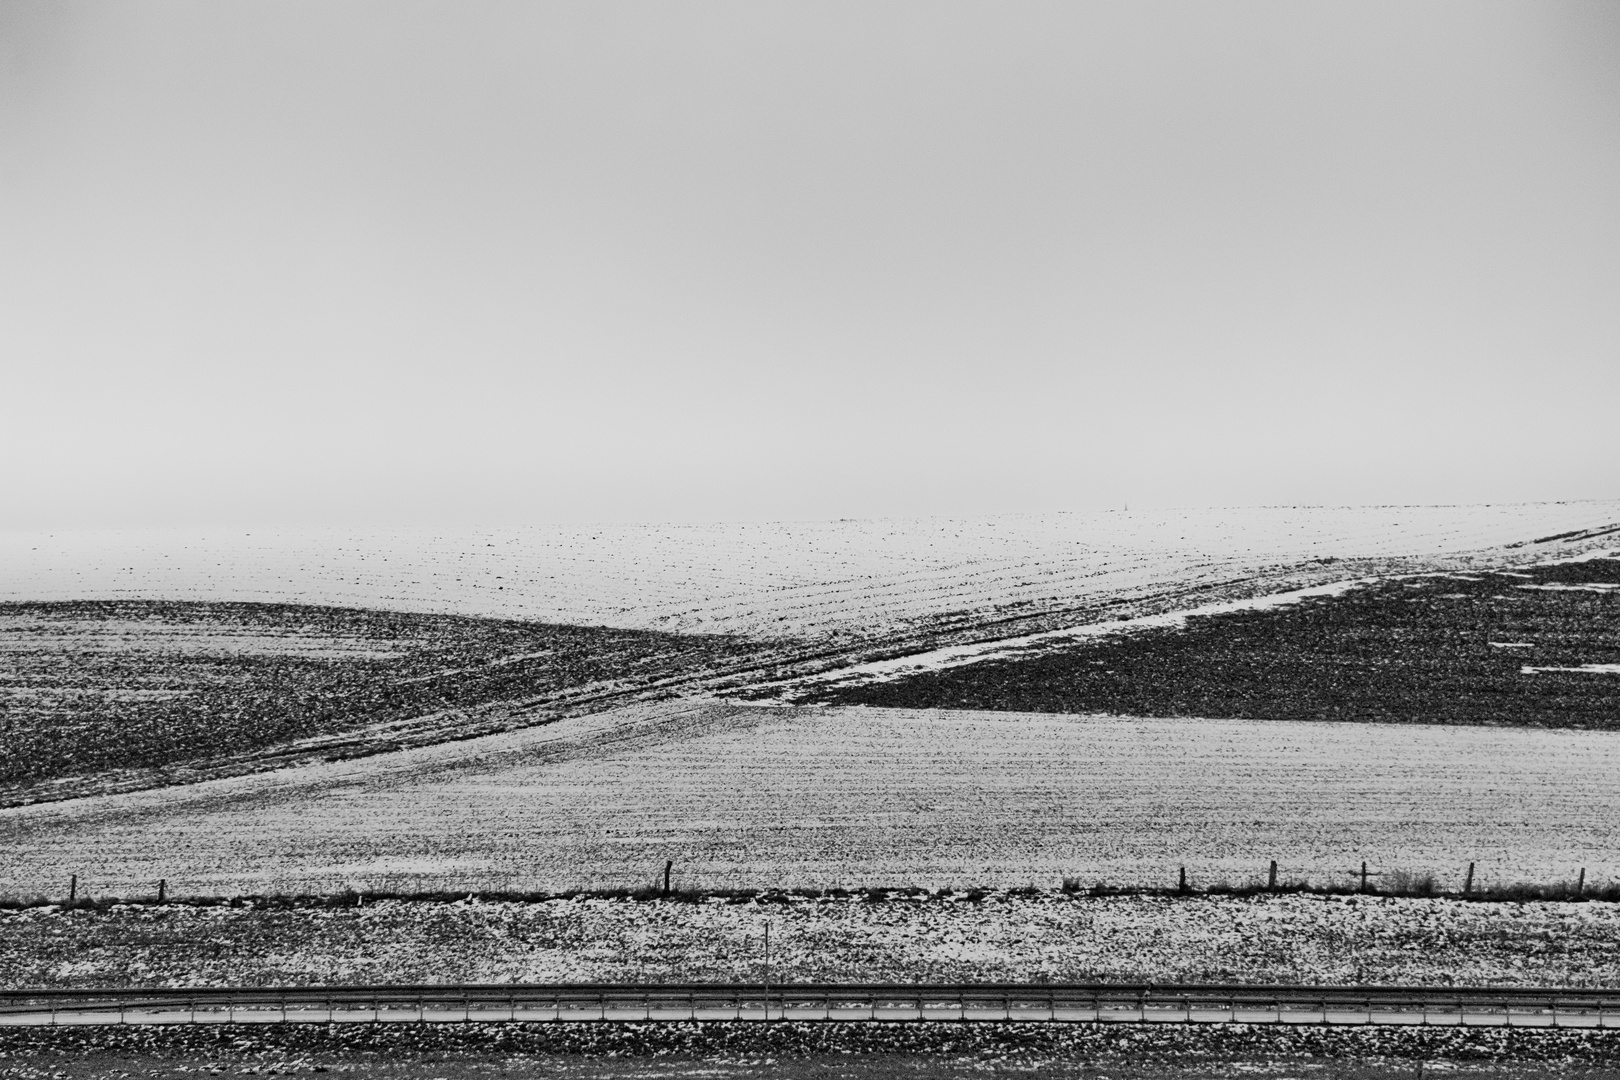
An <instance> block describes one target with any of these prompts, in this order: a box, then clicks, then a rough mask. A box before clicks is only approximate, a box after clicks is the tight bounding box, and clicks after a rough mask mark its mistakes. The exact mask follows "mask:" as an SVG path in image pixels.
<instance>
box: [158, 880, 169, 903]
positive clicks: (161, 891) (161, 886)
mask: <svg viewBox="0 0 1620 1080" xmlns="http://www.w3.org/2000/svg"><path fill="white" fill-rule="evenodd" d="M168 889H169V879H168V878H158V903H160V904H161V903H163V902H164V900H165V899H166V894H167V893H168Z"/></svg>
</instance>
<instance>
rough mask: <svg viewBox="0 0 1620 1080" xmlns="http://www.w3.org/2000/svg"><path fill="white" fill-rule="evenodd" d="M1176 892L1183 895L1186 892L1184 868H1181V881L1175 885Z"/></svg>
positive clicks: (1185, 871) (1185, 872) (1185, 869)
mask: <svg viewBox="0 0 1620 1080" xmlns="http://www.w3.org/2000/svg"><path fill="white" fill-rule="evenodd" d="M1176 891H1177V892H1179V893H1181V894H1183V895H1185V894H1186V892H1187V868H1186V867H1185V866H1183V867H1182V868H1181V881H1180V883H1179V884H1177V886H1176Z"/></svg>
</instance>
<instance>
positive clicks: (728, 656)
mask: <svg viewBox="0 0 1620 1080" xmlns="http://www.w3.org/2000/svg"><path fill="white" fill-rule="evenodd" d="M749 651H750V647H749V646H746V645H745V644H743V643H741V642H738V641H736V640H733V639H730V638H723V637H717V636H707V637H706V636H696V635H676V634H659V633H649V632H642V631H631V630H610V629H601V628H594V627H580V626H557V625H545V624H536V623H525V622H516V621H507V620H498V619H478V618H464V617H458V616H451V615H419V614H407V613H401V612H387V611H364V610H354V609H344V608H329V607H304V606H291V605H279V604H220V603H171V602H156V601H119V602H74V603H8V604H0V746H4V747H5V753H4V754H3V755H0V802H4V801H10V802H16V801H20V799H19V798H18V797H13V798H11V799H5V798H4V796H5V795H6V794H11V795H13V796H19V795H20V794H21V793H24V792H25V791H26V789H27V788H28V787H29V786H30V785H34V786H36V787H37V785H38V784H39V782H41V781H51V780H56V779H59V778H63V777H84V776H87V775H94V774H96V773H101V772H106V771H109V770H141V769H154V768H159V769H161V768H164V767H172V766H177V765H188V764H195V763H198V762H206V761H210V760H217V759H221V758H228V757H231V756H233V755H237V756H239V755H244V754H253V753H255V752H263V751H266V750H268V749H271V748H275V747H278V746H283V745H285V744H288V743H292V742H294V741H296V740H301V739H309V738H312V737H318V736H332V735H338V734H342V733H344V732H351V731H355V730H357V729H360V728H362V727H365V728H373V729H374V728H375V727H376V726H377V725H390V724H394V725H399V726H400V730H399V731H397V732H395V733H394V735H393V736H390V735H389V734H387V733H384V734H377V733H376V732H375V731H373V733H372V734H370V735H368V736H367V737H365V738H361V739H357V740H355V741H353V742H351V743H348V744H345V743H343V742H341V741H338V742H334V743H332V744H330V745H327V746H325V747H324V749H323V753H324V754H325V755H326V756H336V757H343V756H357V755H359V754H364V753H375V752H378V751H380V750H387V749H393V748H395V747H397V746H398V745H401V739H405V740H406V741H408V742H421V741H437V740H436V739H435V738H434V737H433V733H434V730H436V729H437V730H439V736H438V737H439V738H443V737H454V736H456V735H466V734H477V733H480V731H482V730H487V725H484V726H482V727H481V726H480V725H479V724H478V723H475V722H470V721H469V716H468V714H467V712H466V711H468V710H478V709H480V708H483V707H485V706H488V705H490V704H492V703H500V702H508V703H513V704H515V705H519V706H524V705H529V706H535V705H545V704H547V703H566V702H568V701H577V700H580V699H582V698H586V697H589V696H592V695H598V696H600V695H609V696H611V695H612V694H614V693H616V692H623V691H625V690H627V689H636V688H645V687H647V686H650V685H656V684H657V683H658V682H659V681H660V680H665V679H671V678H678V677H680V676H682V675H687V674H693V673H701V672H705V671H712V670H724V669H726V668H727V667H729V666H736V664H738V663H739V662H740V661H741V660H742V659H743V658H745V657H746V656H747V655H749ZM543 719H546V716H545V715H544V714H541V715H537V716H532V717H530V718H528V719H527V720H526V721H522V722H527V723H533V722H537V721H539V720H543ZM421 720H425V722H426V727H427V728H428V729H429V730H428V732H427V737H426V738H425V739H423V738H413V737H412V736H411V734H410V730H409V729H410V727H411V722H412V721H421ZM419 726H420V725H419ZM417 734H420V733H417ZM66 793H68V794H71V793H74V792H73V791H71V790H70V791H68V792H66Z"/></svg>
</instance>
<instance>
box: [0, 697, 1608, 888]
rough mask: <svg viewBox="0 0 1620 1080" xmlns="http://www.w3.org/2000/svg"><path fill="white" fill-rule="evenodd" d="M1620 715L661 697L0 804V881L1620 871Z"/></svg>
mask: <svg viewBox="0 0 1620 1080" xmlns="http://www.w3.org/2000/svg"><path fill="white" fill-rule="evenodd" d="M1615 775H1620V744H1617V743H1615V742H1614V740H1613V736H1612V735H1610V734H1609V733H1607V732H1590V731H1568V730H1564V731H1548V730H1533V729H1531V730H1527V729H1515V728H1502V727H1445V726H1439V725H1399V726H1397V725H1368V724H1352V723H1331V722H1329V723H1324V722H1313V721H1301V722H1292V721H1253V720H1249V721H1243V720H1190V719H1133V718H1121V717H1100V716H1098V717H1082V716H1068V715H1052V714H1017V713H992V712H966V711H927V710H875V709H864V708H858V707H857V708H764V707H748V706H738V705H732V704H725V703H718V702H702V701H698V702H665V703H656V704H649V705H642V706H635V707H630V708H626V709H622V710H618V711H616V712H613V713H608V714H602V715H596V716H589V717H579V718H574V719H568V720H561V721H558V722H556V723H554V724H552V725H549V726H546V727H542V728H535V729H529V730H524V731H518V732H510V733H506V734H503V735H495V736H490V737H487V738H485V739H474V740H468V741H465V742H460V743H454V744H448V745H444V746H436V747H426V748H422V749H419V750H411V751H403V752H400V753H395V754H385V755H380V756H377V757H373V758H367V759H362V760H355V761H344V762H332V763H326V764H321V765H314V766H308V767H303V768H298V769H287V770H281V771H278V772H275V773H270V774H265V775H260V776H247V777H238V778H234V779H226V780H219V781H212V782H208V783H202V784H197V785H192V786H189V787H184V788H171V789H166V790H158V791H149V792H138V793H132V794H128V795H113V796H105V797H97V798H86V799H78V800H72V801H70V802H63V803H49V804H40V805H36V806H29V807H17V808H12V809H7V810H3V811H0V850H4V851H5V852H6V856H5V863H6V875H5V879H4V882H3V886H4V894H5V895H9V896H12V897H26V896H35V895H60V894H61V891H62V889H63V887H64V885H65V878H66V876H67V874H68V873H70V872H71V873H77V874H78V875H79V879H80V883H81V889H82V890H84V891H86V892H90V893H94V894H100V895H145V894H148V893H150V892H151V890H152V889H153V888H154V887H155V883H156V882H157V881H158V880H159V879H160V878H161V879H166V880H167V881H168V882H169V888H170V890H171V892H172V894H175V895H179V894H185V893H200V894H208V895H231V894H238V893H272V892H280V893H303V892H317V893H331V892H338V891H341V890H343V889H345V888H358V889H371V890H395V891H414V890H428V889H466V890H497V889H542V890H554V891H560V890H563V889H568V888H577V887H587V888H589V887H598V888H601V887H633V886H639V885H642V884H645V883H647V882H649V881H650V880H651V879H652V878H653V877H654V875H655V874H657V873H658V872H660V871H661V870H662V867H663V864H664V862H665V860H666V859H672V860H674V861H675V864H676V868H675V882H676V884H677V885H679V886H690V887H717V888H735V887H754V888H786V887H818V888H819V887H829V886H848V887H856V886H907V885H914V886H922V887H927V888H945V887H951V888H972V887H976V886H984V887H1015V886H1023V885H1029V884H1034V885H1038V886H1043V887H1052V886H1056V885H1057V884H1058V883H1059V882H1061V881H1062V879H1063V878H1064V877H1066V876H1077V877H1079V878H1080V879H1081V880H1082V881H1083V882H1084V883H1086V884H1088V885H1089V884H1090V883H1091V882H1092V881H1094V880H1101V881H1104V882H1108V883H1112V884H1116V885H1127V884H1151V885H1168V884H1171V883H1172V882H1173V881H1174V880H1175V876H1176V873H1177V869H1178V867H1180V866H1183V865H1185V866H1186V867H1187V868H1188V871H1189V873H1190V874H1191V876H1192V879H1193V881H1194V883H1195V884H1197V885H1207V884H1210V883H1213V882H1215V881H1217V880H1219V879H1223V878H1226V879H1232V880H1234V881H1247V880H1252V879H1254V878H1255V877H1257V876H1258V875H1260V874H1262V873H1263V872H1264V871H1265V870H1266V868H1267V865H1268V863H1269V861H1270V860H1272V859H1275V860H1277V861H1278V862H1279V863H1280V866H1281V873H1282V875H1283V877H1284V879H1285V880H1286V879H1293V878H1302V879H1309V880H1311V881H1313V882H1315V883H1317V884H1326V885H1333V884H1338V885H1343V884H1347V883H1348V882H1349V880H1350V877H1349V873H1348V872H1349V870H1350V869H1351V868H1352V867H1357V866H1359V863H1360V862H1361V861H1362V860H1364V859H1365V860H1369V861H1370V862H1371V863H1372V870H1373V871H1374V872H1383V871H1392V870H1397V869H1405V870H1409V871H1414V872H1424V871H1429V872H1433V873H1435V874H1437V875H1438V876H1439V878H1440V881H1441V883H1442V884H1443V885H1445V886H1447V887H1456V886H1457V885H1459V884H1460V878H1461V874H1462V872H1463V870H1464V868H1465V867H1466V866H1467V864H1468V863H1469V862H1476V863H1477V864H1478V871H1477V879H1476V880H1477V883H1478V884H1481V885H1486V884H1491V885H1497V884H1503V883H1507V882H1512V881H1516V880H1530V881H1543V882H1545V881H1551V880H1561V879H1566V878H1573V877H1574V876H1575V875H1576V874H1577V872H1578V871H1579V870H1580V868H1582V867H1585V868H1586V870H1587V874H1588V881H1589V882H1591V883H1592V884H1598V883H1600V882H1606V881H1608V880H1610V879H1611V878H1613V877H1620V861H1617V856H1616V854H1615V853H1616V852H1620V835H1617V834H1620V789H1616V788H1615V786H1614V784H1613V778H1614V776H1615Z"/></svg>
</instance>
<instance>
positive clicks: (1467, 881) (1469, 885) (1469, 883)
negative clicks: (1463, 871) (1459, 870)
mask: <svg viewBox="0 0 1620 1080" xmlns="http://www.w3.org/2000/svg"><path fill="white" fill-rule="evenodd" d="M1473 891H1474V864H1473V863H1469V864H1468V876H1467V877H1465V878H1463V895H1464V896H1467V895H1468V894H1470V893H1472V892H1473Z"/></svg>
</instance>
